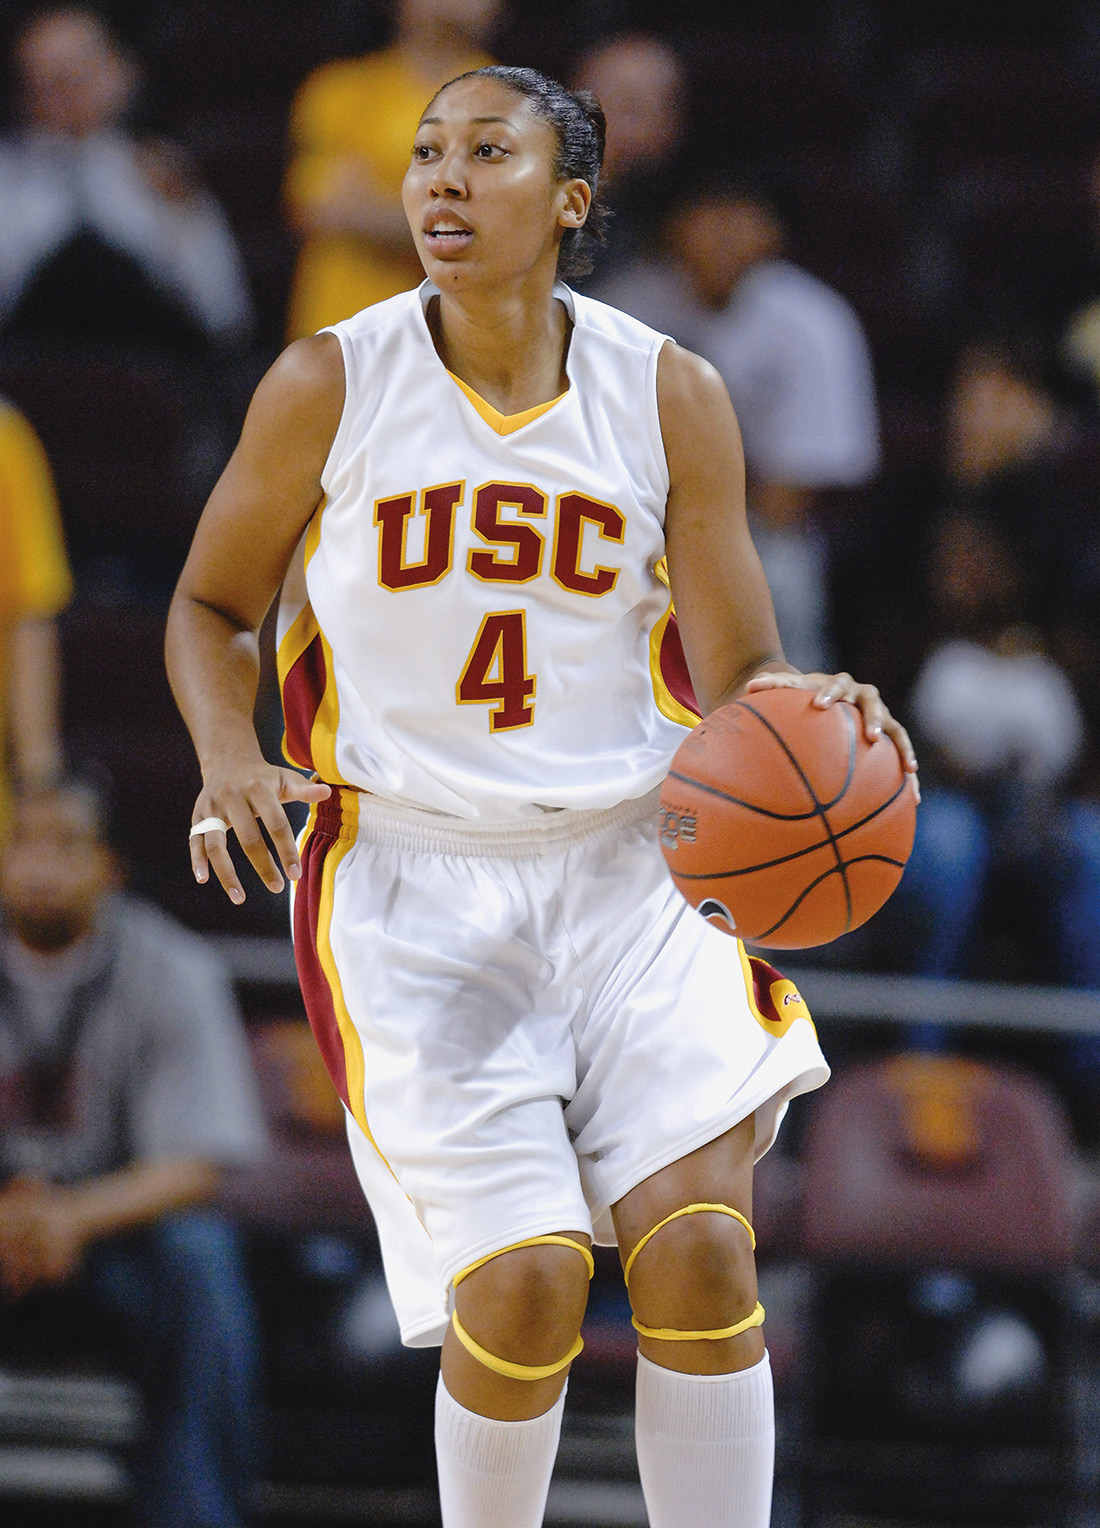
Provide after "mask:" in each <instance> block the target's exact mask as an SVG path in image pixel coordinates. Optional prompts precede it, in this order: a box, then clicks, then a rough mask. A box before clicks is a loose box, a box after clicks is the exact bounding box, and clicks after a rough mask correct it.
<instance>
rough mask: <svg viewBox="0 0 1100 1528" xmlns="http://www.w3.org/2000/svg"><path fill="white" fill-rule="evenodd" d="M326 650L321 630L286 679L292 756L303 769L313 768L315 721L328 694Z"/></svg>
mask: <svg viewBox="0 0 1100 1528" xmlns="http://www.w3.org/2000/svg"><path fill="white" fill-rule="evenodd" d="M325 681H326V675H325V650H324V647H323V646H322V643H321V634H320V632H318V634H317V635H316V636H315V637H314V639H313V641H312V642H311V643H310V644H309V646H308V647H307V648H306V649H305V651H304V652H302V653H300V654H299V656H298V658H297V659H296V660H295V662H294V663H293V664H292V665H291V668H290V671H289V673H288V674H287V676H286V679H285V680H284V681H283V715H284V716H285V718H286V751H287V756H288V758H291V759H293V761H294V763H295V764H297V765H298V766H299V767H300V768H302V769H313V768H314V763H313V723H314V722H315V721H316V719H317V712H318V710H319V709H320V705H321V701H322V700H323V699H324V694H325Z"/></svg>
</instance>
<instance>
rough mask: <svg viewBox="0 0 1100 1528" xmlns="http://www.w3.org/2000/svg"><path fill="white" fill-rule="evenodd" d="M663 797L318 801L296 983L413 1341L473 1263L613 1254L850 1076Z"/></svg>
mask: <svg viewBox="0 0 1100 1528" xmlns="http://www.w3.org/2000/svg"><path fill="white" fill-rule="evenodd" d="M656 805H657V803H656V793H654V794H653V795H650V796H647V797H645V798H643V799H641V800H638V801H628V802H624V803H622V804H621V805H620V806H617V807H613V808H612V809H610V810H609V811H593V812H566V811H557V812H548V813H546V814H545V816H543V817H540V818H538V819H535V820H533V821H524V822H521V823H516V824H510V823H509V824H503V825H500V824H494V825H485V826H478V825H476V824H464V823H461V822H456V821H455V820H454V819H452V818H447V817H440V816H439V815H438V814H434V813H430V812H420V811H416V810H413V809H409V808H405V807H398V806H394V805H391V804H387V803H385V802H382V801H380V800H379V799H378V798H377V797H374V796H370V795H365V794H361V793H359V792H356V791H352V790H346V789H340V790H334V791H333V794H332V797H331V798H330V799H329V800H328V801H326V802H323V803H321V805H320V806H319V807H316V808H314V809H313V811H312V813H311V816H310V821H309V824H308V825H307V827H306V829H305V832H304V834H303V839H302V863H303V868H302V878H301V880H300V881H299V882H298V884H297V886H296V888H295V894H294V931H295V953H296V957H297V961H298V969H299V974H300V977H301V982H302V990H303V993H304V995H305V999H306V1007H307V1011H308V1012H309V1016H310V1021H311V1023H312V1025H313V1028H314V1032H315V1034H316V1036H317V1039H318V1043H319V1044H320V1047H321V1051H322V1053H323V1055H324V1057H325V1061H326V1063H327V1065H328V1067H329V1071H330V1072H331V1074H332V1077H333V1080H334V1082H335V1083H336V1086H337V1088H338V1089H339V1091H340V1093H341V1095H342V1097H343V1098H344V1102H345V1104H346V1105H347V1108H348V1112H349V1122H348V1134H349V1138H350V1140H351V1149H352V1155H353V1157H354V1160H355V1165H356V1168H357V1170H358V1173H359V1177H360V1180H361V1182H362V1184H363V1188H364V1190H365V1192H366V1195H367V1198H368V1200H369V1201H370V1206H371V1210H372V1212H373V1214H374V1218H375V1221H376V1223H377V1227H378V1233H379V1237H380V1240H381V1247H382V1257H383V1262H384V1264H385V1270H386V1278H387V1282H388V1285H389V1289H390V1293H391V1296H392V1298H393V1303H394V1306H395V1308H396V1311H397V1315H398V1319H399V1322H400V1325H401V1335H402V1338H403V1340H404V1341H405V1342H406V1343H408V1344H410V1345H412V1346H427V1345H429V1344H433V1343H439V1342H441V1341H442V1339H443V1334H444V1332H445V1330H446V1325H447V1321H448V1318H449V1315H450V1310H451V1305H450V1300H451V1280H452V1279H453V1277H454V1275H455V1273H457V1272H458V1271H459V1270H460V1269H462V1268H465V1267H466V1266H468V1265H469V1264H470V1263H472V1262H474V1261H475V1260H476V1259H477V1258H479V1257H481V1256H483V1255H484V1254H486V1253H488V1252H492V1251H495V1250H497V1249H499V1248H501V1247H505V1246H509V1245H511V1243H513V1242H516V1241H520V1240H522V1239H524V1238H525V1237H528V1236H537V1235H540V1234H541V1233H543V1232H554V1231H565V1230H575V1231H590V1232H592V1233H593V1235H594V1238H595V1240H596V1241H599V1242H604V1243H608V1244H613V1243H614V1240H615V1233H614V1228H613V1226H612V1222H611V1215H610V1213H609V1212H610V1207H611V1206H612V1205H613V1204H614V1203H615V1202H616V1201H617V1200H618V1199H620V1198H622V1196H623V1195H624V1194H626V1193H627V1192H628V1190H630V1189H631V1188H633V1187H634V1186H635V1185H636V1184H638V1183H640V1182H641V1181H642V1180H643V1179H644V1178H647V1177H649V1176H650V1174H652V1173H655V1172H657V1171H658V1169H659V1168H662V1167H666V1166H667V1165H668V1164H669V1163H670V1162H674V1161H676V1160H678V1159H679V1158H680V1157H682V1156H684V1155H685V1154H686V1153H687V1152H690V1151H693V1150H694V1149H695V1148H696V1147H698V1146H702V1145H704V1144H705V1143H706V1142H707V1141H710V1140H713V1139H714V1138H715V1137H717V1136H719V1135H721V1134H722V1133H723V1132H724V1131H726V1130H728V1129H730V1128H731V1126H733V1125H735V1124H737V1122H738V1121H739V1120H742V1119H745V1118H747V1117H748V1116H749V1115H753V1114H754V1115H755V1121H756V1152H757V1155H758V1156H760V1155H762V1154H763V1153H764V1152H765V1151H766V1150H767V1149H768V1147H769V1146H770V1145H771V1143H772V1141H773V1140H774V1139H775V1134H776V1131H777V1129H778V1128H779V1123H780V1120H781V1119H782V1117H783V1114H784V1112H785V1110H786V1107H787V1103H788V1101H789V1100H790V1099H791V1098H793V1097H794V1096H795V1095H796V1094H798V1093H803V1092H807V1091H808V1090H809V1089H811V1088H816V1087H820V1085H821V1084H822V1083H823V1082H824V1081H825V1080H826V1078H827V1077H828V1075H829V1070H828V1067H827V1066H826V1064H825V1059H824V1057H823V1056H822V1054H821V1050H820V1049H819V1047H818V1043H817V1035H816V1033H815V1031H814V1027H813V1024H812V1022H811V1020H810V1016H809V1014H808V1012H807V1010H806V1006H805V1004H804V1003H803V1002H802V1000H801V998H800V997H799V995H798V993H797V991H796V990H795V988H794V985H793V984H792V983H791V982H789V981H785V980H783V979H782V978H780V977H779V974H778V973H777V972H775V971H773V970H772V968H771V967H770V966H766V965H764V964H763V962H760V963H759V964H757V963H756V962H752V963H751V964H750V961H749V959H748V957H747V956H746V955H745V952H744V948H743V946H742V945H741V944H740V942H739V941H738V940H736V939H734V938H732V937H730V936H729V935H728V934H725V933H722V932H720V931H719V930H718V929H715V928H712V927H711V926H710V925H709V924H708V923H706V922H705V921H704V920H703V919H702V918H701V917H700V916H699V914H698V913H696V912H695V911H694V910H693V909H692V908H690V907H689V906H688V905H687V903H686V902H684V900H683V899H682V897H681V896H680V894H679V892H678V891H677V890H676V889H675V887H674V886H673V885H672V882H671V880H670V878H669V875H668V872H667V870H666V868H665V864H664V860H663V858H662V855H661V852H660V849H659V848H658V845H657V812H656ZM754 975H755V978H756V981H755V984H754Z"/></svg>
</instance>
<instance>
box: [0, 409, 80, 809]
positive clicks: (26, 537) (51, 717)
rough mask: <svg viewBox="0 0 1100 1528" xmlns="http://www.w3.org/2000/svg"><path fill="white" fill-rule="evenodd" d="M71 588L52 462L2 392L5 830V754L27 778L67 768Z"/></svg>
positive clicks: (0, 727) (38, 780)
mask: <svg viewBox="0 0 1100 1528" xmlns="http://www.w3.org/2000/svg"><path fill="white" fill-rule="evenodd" d="M71 593H72V582H71V579H70V577H69V569H68V565H67V563H66V560H65V548H64V546H63V544H62V539H61V523H60V519H59V516H58V510H57V498H56V496H55V494H54V487H53V479H52V477H51V475H50V469H49V465H48V463H47V461H46V458H45V455H44V453H43V451H42V447H41V445H40V444H39V441H38V437H37V436H36V435H35V433H34V431H33V430H32V429H31V427H30V425H29V424H28V423H27V421H26V420H25V419H24V418H23V416H22V414H20V413H19V412H18V410H16V409H14V408H13V407H12V406H11V404H9V403H6V402H4V400H3V399H0V833H2V831H3V826H4V820H5V817H6V810H5V807H6V799H7V789H6V777H7V769H6V768H5V764H6V762H7V760H9V759H10V763H11V770H12V773H13V774H14V776H15V779H16V781H17V782H19V783H20V784H22V785H24V786H28V785H29V786H42V785H45V784H47V783H49V782H50V781H51V780H53V779H54V778H56V776H57V774H58V773H59V771H60V768H61V759H62V750H61V734H60V725H59V721H58V691H59V687H60V686H59V659H58V641H57V630H56V626H55V623H54V617H55V616H56V615H57V613H58V611H59V610H61V609H62V608H63V607H64V606H65V605H66V604H67V603H68V600H69V596H70V594H71Z"/></svg>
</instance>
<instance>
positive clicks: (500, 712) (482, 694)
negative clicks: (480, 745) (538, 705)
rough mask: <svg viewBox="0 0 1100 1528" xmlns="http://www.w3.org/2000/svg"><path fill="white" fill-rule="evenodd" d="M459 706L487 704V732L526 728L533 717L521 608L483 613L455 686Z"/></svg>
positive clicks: (532, 688) (532, 686) (532, 681)
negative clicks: (490, 613)
mask: <svg viewBox="0 0 1100 1528" xmlns="http://www.w3.org/2000/svg"><path fill="white" fill-rule="evenodd" d="M455 692H456V697H457V699H458V703H459V705H460V706H476V705H482V706H483V705H486V704H488V705H489V706H490V707H491V708H492V709H491V710H490V712H489V731H490V732H505V731H507V730H508V729H509V728H511V727H529V726H530V725H531V723H532V721H534V718H535V705H534V701H535V676H534V675H533V674H529V673H528V672H527V621H526V617H525V615H524V612H523V611H522V610H503V611H498V612H496V613H495V614H492V615H487V616H486V617H485V619H484V620H483V621H482V623H481V630H480V631H479V632H478V634H477V640H476V641H475V642H474V645H473V647H472V648H471V649H470V656H469V657H468V658H467V660H466V667H465V668H464V669H463V670H462V678H461V679H460V680H459V681H458V684H457V685H456V687H455Z"/></svg>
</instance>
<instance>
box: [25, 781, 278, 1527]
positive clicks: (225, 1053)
mask: <svg viewBox="0 0 1100 1528" xmlns="http://www.w3.org/2000/svg"><path fill="white" fill-rule="evenodd" d="M118 879H119V878H118V874H117V870H116V866H115V861H114V859H113V856H112V854H111V851H110V849H109V847H108V845H107V843H106V841H105V838H104V831H103V821H102V813H101V811H100V807H99V803H98V801H97V800H96V797H95V795H94V793H93V792H92V791H91V790H89V789H88V788H87V787H84V786H82V785H78V784H63V785H61V786H58V787H55V788H51V789H49V790H45V791H42V792H38V793H24V794H23V795H20V796H17V798H16V800H15V802H14V808H13V811H12V814H11V818H10V823H9V826H8V829H7V833H6V835H5V837H4V840H3V843H2V847H0V915H2V917H0V1342H2V1341H3V1340H4V1338H5V1336H7V1335H10V1334H11V1333H13V1332H18V1330H19V1328H20V1324H21V1323H23V1324H24V1326H25V1325H26V1323H28V1322H31V1323H33V1321H34V1318H35V1311H36V1308H37V1309H38V1312H39V1316H40V1317H41V1312H42V1311H43V1310H47V1311H48V1310H49V1308H50V1303H51V1301H57V1300H59V1299H62V1300H64V1301H68V1302H70V1303H72V1302H76V1304H77V1306H78V1307H79V1308H81V1309H84V1308H86V1309H87V1310H88V1312H89V1315H94V1314H98V1315H100V1316H103V1315H106V1316H108V1317H111V1318H113V1323H112V1324H113V1326H114V1327H115V1328H116V1329H117V1330H118V1332H119V1334H120V1337H121V1341H122V1346H121V1347H120V1353H123V1354H126V1355H127V1356H128V1357H129V1359H130V1360H131V1362H132V1366H133V1369H134V1373H135V1377H136V1378H137V1379H138V1381H139V1382H140V1385H141V1389H142V1393H143V1398H144V1401H145V1421H146V1425H145V1432H144V1436H143V1439H142V1444H141V1449H140V1459H139V1462H138V1465H137V1469H136V1479H135V1487H136V1501H135V1507H136V1514H137V1517H138V1520H139V1521H140V1522H141V1523H142V1524H143V1525H149V1528H239V1525H241V1524H242V1523H243V1522H244V1520H245V1516H244V1505H243V1504H244V1501H245V1497H246V1494H247V1491H248V1488H249V1486H250V1485H251V1483H252V1478H253V1469H254V1463H255V1454H256V1433H257V1428H256V1421H255V1379H256V1348H257V1343H256V1334H255V1321H254V1315H253V1310H252V1302H251V1296H250V1292H249V1289H248V1285H247V1282H246V1278H245V1274H244V1269H243V1263H242V1258H241V1254H240V1247H239V1245H238V1241H237V1236H236V1233H235V1231H234V1229H233V1228H232V1227H231V1226H230V1225H229V1224H228V1223H227V1222H226V1221H225V1220H224V1219H222V1218H221V1217H220V1216H219V1215H218V1214H217V1213H216V1212H215V1211H214V1210H213V1209H212V1208H211V1200H212V1198H213V1195H214V1193H215V1190H216V1188H217V1185H218V1180H219V1177H220V1174H221V1171H222V1169H223V1168H224V1167H225V1166H227V1165H231V1164H244V1163H247V1162H251V1161H254V1160H255V1159H256V1158H257V1157H258V1156H259V1155H260V1154H261V1153H262V1151H263V1149H264V1146H265V1135H264V1127H263V1122H262V1115H261V1112H260V1104H259V1097H258V1092H257V1088H256V1083H255V1079H254V1077H253V1075H252V1071H251V1067H250V1063H249V1059H248V1052H247V1047H246V1044H245V1041H244V1036H243V1032H242V1030H241V1026H240V1022H239V1018H238V1016H237V1013H236V1010H235V1007H234V1004H233V1000H232V996H231V993H230V989H229V986H228V983H227V981H226V979H225V976H224V974H223V972H222V971H221V969H220V967H219V966H218V964H217V962H216V961H215V960H214V959H213V958H212V957H211V955H210V954H209V952H208V950H207V949H206V947H205V945H204V944H203V943H202V941H201V940H199V939H198V938H197V937H196V936H194V935H192V934H189V933H187V932H185V931H184V930H183V929H182V928H180V927H179V926H178V925H177V924H175V923H174V922H172V921H171V920H170V919H168V918H167V917H165V916H164V915H163V914H162V913H160V912H159V911H157V910H156V909H154V908H152V907H150V906H148V905H146V904H143V903H141V902H139V901H137V900H135V899H132V898H129V897H126V896H123V895H122V894H121V893H120V892H119V891H118V889H117V886H118Z"/></svg>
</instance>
